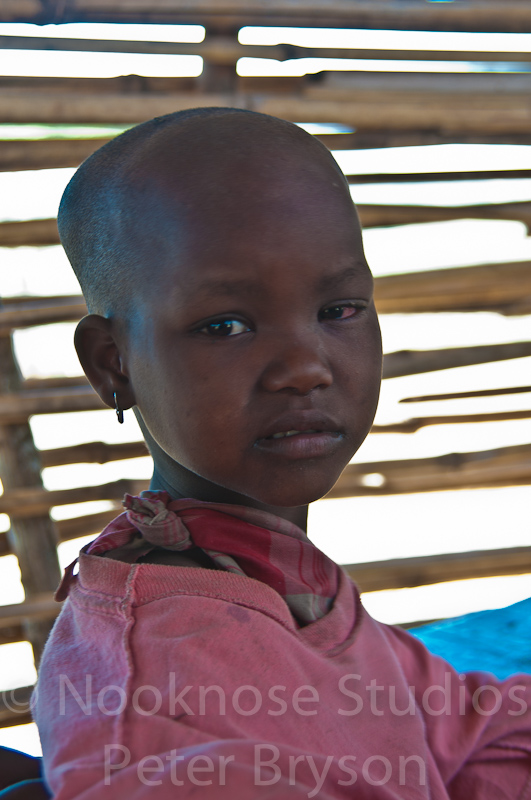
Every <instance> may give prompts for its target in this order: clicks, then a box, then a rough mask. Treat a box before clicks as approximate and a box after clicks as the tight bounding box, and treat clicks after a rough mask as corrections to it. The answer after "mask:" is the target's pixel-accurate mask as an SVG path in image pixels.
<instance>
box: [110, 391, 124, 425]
mask: <svg viewBox="0 0 531 800" xmlns="http://www.w3.org/2000/svg"><path fill="white" fill-rule="evenodd" d="M113 397H114V408H115V410H116V416H117V417H118V422H119V423H120V425H121V424H122V423H123V421H124V412H123V410H122V409H121V408H120V406H119V405H118V398H117V397H116V392H114V394H113Z"/></svg>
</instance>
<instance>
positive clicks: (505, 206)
mask: <svg viewBox="0 0 531 800" xmlns="http://www.w3.org/2000/svg"><path fill="white" fill-rule="evenodd" d="M355 194H356V193H355V192H354V200H355V199H356V196H355ZM358 211H359V215H360V219H361V223H362V225H363V227H364V228H380V227H389V226H395V225H415V224H418V223H419V222H443V221H448V220H457V219H503V220H517V221H519V222H523V223H524V225H526V226H527V228H528V230H531V202H517V203H489V204H486V203H485V204H483V205H467V206H456V207H447V206H408V205H404V206H399V205H376V204H375V205H368V204H359V205H358Z"/></svg>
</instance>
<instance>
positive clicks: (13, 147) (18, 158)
mask: <svg viewBox="0 0 531 800" xmlns="http://www.w3.org/2000/svg"><path fill="white" fill-rule="evenodd" d="M346 136H347V137H349V138H350V134H346ZM318 138H322V137H318ZM341 138H342V136H341V135H339V134H338V135H335V136H332V135H330V136H328V139H327V141H328V143H329V145H330V149H332V150H333V149H334V148H336V147H337V148H338V149H341V148H339V144H342V142H341ZM107 141H109V139H42V140H16V141H13V140H11V141H1V140H0V172H16V171H19V170H33V169H56V168H61V167H77V166H79V164H81V162H82V161H84V159H85V158H87V157H88V156H89V155H91V153H93V152H94V151H95V150H97V149H98V148H99V147H101V146H102V145H103V144H105V143H106V142H107ZM360 141H361V144H363V140H360ZM358 144H359V143H358ZM373 146H376V145H374V143H373ZM356 148H357V142H356V141H355V137H354V139H353V140H352V149H356ZM530 177H531V169H496V167H495V165H494V166H493V169H491V170H481V171H477V170H476V171H474V172H464V171H463V172H387V173H371V174H361V175H358V174H349V175H347V179H348V181H349V183H351V184H352V185H363V184H380V183H425V182H441V181H443V182H444V181H483V180H494V179H504V180H507V179H513V178H530Z"/></svg>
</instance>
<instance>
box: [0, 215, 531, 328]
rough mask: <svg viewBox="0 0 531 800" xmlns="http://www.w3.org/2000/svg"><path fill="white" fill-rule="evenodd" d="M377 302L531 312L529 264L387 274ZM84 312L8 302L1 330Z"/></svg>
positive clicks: (396, 308) (42, 302) (402, 308)
mask: <svg viewBox="0 0 531 800" xmlns="http://www.w3.org/2000/svg"><path fill="white" fill-rule="evenodd" d="M0 229H1V226H0ZM375 301H376V307H377V310H378V312H379V313H380V314H395V313H404V314H411V313H432V312H437V311H498V312H499V313H503V314H529V313H531V262H530V261H523V262H508V263H499V264H483V265H479V266H473V267H461V268H454V269H440V270H428V271H425V272H412V273H405V274H400V275H387V276H383V277H380V278H376V280H375ZM85 313H86V306H85V304H84V301H83V298H82V297H81V296H75V297H65V298H46V297H44V298H43V297H36V298H29V297H28V298H20V297H18V298H5V300H4V308H2V309H1V310H0V331H1V330H3V331H4V332H9V331H10V330H11V329H12V328H22V327H28V326H32V325H43V324H47V323H54V322H64V321H74V320H77V319H80V318H81V317H82V316H83V315H84V314H85Z"/></svg>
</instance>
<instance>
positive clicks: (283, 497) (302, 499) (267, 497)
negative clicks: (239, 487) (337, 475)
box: [255, 480, 336, 508]
mask: <svg viewBox="0 0 531 800" xmlns="http://www.w3.org/2000/svg"><path fill="white" fill-rule="evenodd" d="M335 482H336V481H335V480H334V481H332V482H327V483H321V482H320V483H319V485H311V486H310V485H307V486H301V485H299V486H296V487H292V486H289V485H286V486H282V487H277V488H276V489H274V490H271V491H266V492H260V497H256V498H255V499H256V500H259V501H260V502H261V503H264V504H265V505H268V506H273V507H277V508H296V507H298V506H307V505H309V504H310V503H314V502H315V501H316V500H320V499H321V498H322V497H324V496H325V495H327V494H328V492H329V491H330V490H331V489H332V487H333V486H334V484H335Z"/></svg>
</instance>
